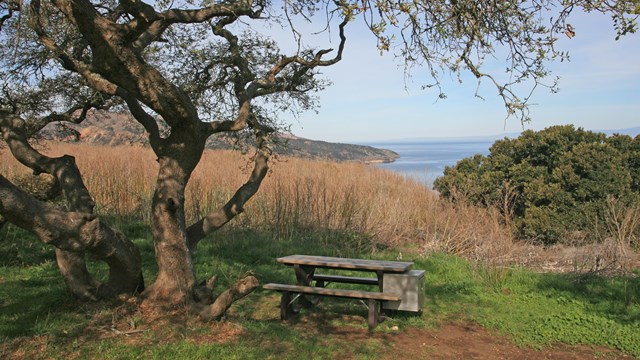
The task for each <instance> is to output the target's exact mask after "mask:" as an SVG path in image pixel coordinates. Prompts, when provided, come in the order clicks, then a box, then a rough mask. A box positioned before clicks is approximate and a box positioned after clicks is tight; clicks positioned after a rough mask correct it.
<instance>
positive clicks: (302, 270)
mask: <svg viewBox="0 0 640 360" xmlns="http://www.w3.org/2000/svg"><path fill="white" fill-rule="evenodd" d="M277 261H278V262H279V263H281V264H285V265H289V266H293V268H294V270H295V273H296V278H297V280H298V285H302V286H311V282H312V281H313V280H315V281H316V282H317V285H316V286H320V287H323V286H324V282H342V283H353V284H367V285H375V284H377V285H378V287H379V289H380V291H382V288H383V287H382V286H383V279H384V274H385V273H404V272H406V271H408V270H409V269H410V268H411V266H413V263H412V262H405V261H386V260H368V259H350V258H340V257H330V256H311V255H289V256H285V257H281V258H278V259H277ZM317 268H322V269H339V270H355V271H363V272H373V273H375V274H376V278H367V277H355V276H340V275H325V274H316V272H315V271H316V269H317Z"/></svg>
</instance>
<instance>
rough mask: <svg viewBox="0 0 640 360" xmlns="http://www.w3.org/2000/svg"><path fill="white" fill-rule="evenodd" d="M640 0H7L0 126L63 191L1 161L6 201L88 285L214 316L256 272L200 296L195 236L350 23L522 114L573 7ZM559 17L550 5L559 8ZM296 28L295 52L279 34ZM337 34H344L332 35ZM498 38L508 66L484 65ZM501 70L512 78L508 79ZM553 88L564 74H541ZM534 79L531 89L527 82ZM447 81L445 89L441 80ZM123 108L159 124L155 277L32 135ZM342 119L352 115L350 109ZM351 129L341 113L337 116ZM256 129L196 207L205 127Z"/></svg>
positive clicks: (337, 53)
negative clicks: (193, 217)
mask: <svg viewBox="0 0 640 360" xmlns="http://www.w3.org/2000/svg"><path fill="white" fill-rule="evenodd" d="M637 5H638V3H637V1H617V2H604V1H579V0H574V1H551V0H534V1H519V0H507V1H493V0H480V1H476V0H456V1H444V0H433V1H427V0H415V1H396V0H375V1H374V0H360V1H353V0H319V1H312V0H282V1H273V2H272V1H270V0H202V1H200V0H183V1H166V0H160V1H156V2H144V1H141V0H103V1H97V0H49V1H48V0H45V1H42V0H35V1H29V2H27V1H22V0H1V1H0V37H1V39H0V40H1V41H0V48H1V49H2V58H1V60H0V61H1V63H0V86H1V87H2V88H1V93H0V131H1V133H2V138H3V139H4V142H5V143H6V146H7V147H8V149H9V151H11V153H12V154H13V156H14V157H15V158H16V159H17V160H19V161H20V162H21V163H22V164H24V165H25V166H27V167H29V168H30V169H32V170H33V172H34V174H49V175H50V176H52V177H53V178H54V179H55V180H56V183H57V184H58V185H59V187H60V189H61V192H62V194H63V197H64V199H65V204H64V206H54V205H52V204H50V203H47V202H43V201H42V200H40V199H37V198H35V197H34V196H33V195H31V194H29V193H28V192H26V191H24V189H21V188H20V187H19V186H16V184H14V183H12V182H11V181H9V180H8V179H7V178H6V177H5V176H3V175H2V174H0V215H1V217H2V218H3V219H4V220H2V221H5V220H6V221H8V222H11V223H12V224H14V225H16V226H19V227H21V228H23V229H26V230H28V231H30V232H32V233H34V234H35V235H36V236H37V237H38V238H39V239H40V240H41V241H42V242H44V243H47V244H51V245H53V246H55V247H56V257H57V262H58V266H59V268H60V272H61V274H62V276H63V277H64V279H65V282H66V284H67V286H68V288H69V289H70V290H71V292H72V293H73V294H74V295H75V296H77V297H79V298H81V299H95V298H104V297H113V296H115V295H117V294H122V293H126V294H132V293H135V292H141V293H142V298H143V299H144V301H145V302H146V303H148V304H151V305H157V306H176V305H183V304H187V305H190V306H192V307H193V308H195V309H196V310H198V311H199V313H200V314H201V316H203V317H204V318H219V317H220V316H222V314H224V312H225V311H226V309H227V308H228V307H229V306H230V305H231V304H232V303H233V302H234V301H235V300H237V299H239V298H241V297H243V296H244V295H246V294H248V293H249V292H251V291H252V290H253V289H254V288H255V287H256V286H257V284H258V280H257V279H256V278H255V277H253V276H247V277H246V278H244V279H240V280H239V281H238V282H237V283H236V284H234V285H233V286H232V287H231V289H229V290H227V291H225V292H224V293H223V294H221V295H220V296H218V297H217V298H216V299H215V301H213V302H212V300H211V299H210V297H208V296H199V295H198V296H196V295H197V294H201V293H202V291H204V292H205V293H206V292H208V291H210V289H209V288H208V287H207V286H205V287H204V289H203V287H201V286H199V285H198V284H197V283H196V274H195V273H194V266H193V263H192V257H191V254H192V251H193V250H194V249H195V248H196V247H197V245H198V243H199V242H200V241H202V240H203V239H205V238H206V236H207V234H210V233H211V232H214V231H216V230H217V229H219V228H221V227H222V226H223V225H225V224H226V223H227V222H229V221H231V220H232V219H233V218H234V217H236V216H237V215H238V214H240V213H241V212H242V210H243V207H244V206H245V204H246V202H247V201H249V199H250V198H251V197H252V196H254V194H256V192H257V191H258V188H259V187H260V184H261V182H262V180H263V179H264V177H265V176H266V174H267V169H268V161H269V158H270V156H271V152H272V151H271V148H270V136H271V135H272V134H273V133H274V132H276V131H277V130H279V129H280V128H281V127H282V126H281V124H280V123H279V121H278V117H277V113H278V111H280V110H283V109H287V108H294V109H306V108H308V107H311V106H313V105H314V104H313V97H312V93H313V92H314V91H316V90H320V89H321V88H322V87H323V86H324V85H325V82H324V81H323V80H322V79H321V78H319V76H318V75H319V74H318V72H319V71H318V69H320V68H321V67H325V66H333V65H336V64H337V63H339V61H340V60H341V58H342V54H343V49H344V47H345V44H346V39H347V32H348V23H349V22H350V21H354V20H355V21H364V22H365V23H366V24H367V26H368V27H369V29H370V30H371V33H372V36H374V37H375V38H377V40H378V47H379V48H380V49H381V50H382V51H393V52H397V55H399V56H400V57H401V59H403V60H404V61H405V64H406V65H407V68H408V69H410V68H412V67H414V66H419V67H423V68H427V69H428V70H429V73H430V75H431V80H427V79H425V84H426V85H427V86H435V87H436V88H438V89H439V88H440V86H439V84H440V78H441V77H442V76H443V75H445V74H448V73H460V72H463V71H468V72H470V73H471V74H472V75H473V76H475V77H476V78H477V79H478V80H479V81H482V80H488V81H489V83H491V84H494V85H495V89H496V91H497V94H498V95H499V96H500V97H502V98H503V99H504V103H505V106H506V108H507V112H508V113H509V114H516V115H518V116H520V117H521V118H522V119H526V117H527V113H526V108H527V101H528V97H527V96H528V95H527V96H524V97H520V96H518V95H517V94H518V93H519V87H520V86H522V84H523V83H527V82H528V84H529V87H530V88H535V87H537V86H539V85H545V83H544V82H543V80H544V79H545V78H547V77H548V75H549V73H548V72H547V70H546V68H545V64H546V63H547V62H548V61H550V60H553V59H556V58H564V56H565V54H564V53H562V52H559V51H557V50H556V49H555V47H554V44H555V41H556V39H557V37H558V36H565V35H564V34H565V33H567V34H571V36H573V35H575V32H579V29H573V27H571V26H570V25H569V24H567V23H566V19H567V16H568V15H569V14H570V13H571V11H572V10H573V9H574V8H582V9H584V10H587V11H602V12H607V13H610V14H612V16H613V19H614V25H615V27H616V30H617V33H618V34H619V35H624V34H625V33H627V32H632V31H635V17H636V15H635V14H637V10H638V6H637ZM550 18H551V19H552V20H550ZM305 21H308V22H317V21H322V22H323V24H324V25H326V26H325V27H326V29H327V30H328V31H327V34H328V35H327V36H329V34H331V35H333V34H337V37H338V40H337V47H336V49H330V48H319V49H318V48H313V47H308V46H306V45H305V37H304V35H303V33H304V26H302V27H300V26H299V24H300V23H301V22H305ZM269 26H281V27H284V28H287V29H288V30H289V31H290V33H291V35H292V37H291V39H292V43H294V44H295V46H293V47H292V48H293V49H294V50H292V51H291V52H290V53H286V52H284V51H281V50H279V49H278V46H277V45H278V44H277V43H276V41H275V40H274V39H271V38H269V36H268V35H269V30H268V27H269ZM334 36H335V35H334ZM493 54H503V55H504V57H505V65H506V68H507V72H508V75H509V76H506V77H503V76H498V74H491V73H489V72H485V70H484V66H483V65H484V61H485V58H487V57H489V56H492V55H493ZM502 79H506V80H502ZM545 86H549V87H551V88H552V89H553V88H554V82H553V81H551V83H550V84H546V85H545ZM524 93H525V94H528V92H524ZM441 97H444V94H442V95H441ZM101 109H107V110H119V111H127V112H129V113H130V114H131V116H132V117H133V118H134V119H135V120H136V121H137V122H139V123H140V124H142V126H144V128H145V130H146V131H147V133H148V138H149V144H150V146H151V148H152V149H153V151H154V153H155V155H156V156H157V161H158V163H159V170H158V175H157V181H156V187H155V192H154V195H153V199H152V201H151V209H150V211H151V214H152V216H151V219H152V220H151V224H150V226H151V229H152V234H153V241H154V245H155V254H156V261H157V265H158V274H157V277H156V278H155V280H154V281H153V282H152V283H151V284H149V285H148V286H146V287H145V284H144V280H143V278H142V275H141V274H142V271H141V262H140V254H139V251H138V249H137V248H136V246H135V245H134V244H133V243H132V242H131V241H130V240H129V239H127V238H126V236H124V235H123V234H122V233H121V232H120V231H118V230H117V229H114V228H112V227H111V226H109V225H107V224H106V223H105V222H104V221H102V220H101V219H100V218H99V217H98V216H97V215H96V214H95V211H94V207H95V204H94V201H93V199H92V197H91V194H90V193H89V191H88V190H87V188H86V186H85V184H84V182H83V178H82V174H81V173H80V171H79V170H78V168H77V166H76V165H75V161H74V158H73V157H71V156H62V157H58V158H55V157H49V156H46V155H44V154H42V153H41V152H39V151H38V150H36V149H35V148H34V147H33V146H32V145H31V143H30V139H31V138H32V137H33V136H35V135H37V133H38V132H39V131H40V130H41V129H42V128H43V127H44V126H46V124H49V123H51V122H72V123H79V122H82V121H83V120H84V119H86V118H87V116H89V115H91V114H92V113H93V112H95V111H96V110H101ZM345 121H347V120H345ZM336 131H340V129H336ZM219 133H243V134H250V135H251V136H252V137H253V138H254V145H255V149H256V154H255V157H254V165H253V170H252V172H251V174H250V175H249V178H248V179H247V182H246V183H245V184H244V185H242V186H241V187H240V188H238V189H237V191H236V192H235V194H233V196H231V198H230V199H229V200H228V202H227V203H226V204H224V205H223V206H222V207H221V208H220V209H218V210H216V211H214V212H212V213H211V214H208V215H206V216H204V217H203V218H201V219H199V220H197V221H196V222H194V223H187V222H186V219H185V209H184V205H185V204H184V198H185V196H184V193H185V187H186V186H187V184H188V182H189V178H190V176H191V173H192V171H193V170H194V169H195V167H196V166H197V165H198V163H199V161H200V159H201V157H202V153H203V151H204V149H205V144H206V141H207V139H208V138H209V137H211V136H213V135H214V134H219ZM86 254H90V255H92V256H93V257H95V258H97V259H101V260H104V261H105V262H106V263H107V264H108V265H109V269H110V273H109V278H108V280H107V281H106V283H100V282H98V281H97V280H96V279H95V278H94V277H93V276H92V275H91V274H90V273H89V271H87V267H86V263H85V256H86Z"/></svg>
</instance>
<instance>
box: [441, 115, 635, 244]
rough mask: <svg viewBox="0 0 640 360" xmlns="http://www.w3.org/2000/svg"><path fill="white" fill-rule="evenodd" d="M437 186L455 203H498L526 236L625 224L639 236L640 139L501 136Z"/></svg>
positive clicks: (586, 232)
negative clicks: (486, 153) (487, 149)
mask: <svg viewBox="0 0 640 360" xmlns="http://www.w3.org/2000/svg"><path fill="white" fill-rule="evenodd" d="M434 187H435V189H436V190H438V191H439V192H440V193H441V194H442V195H443V196H444V197H447V198H450V199H452V200H454V201H460V200H462V199H464V200H466V201H471V202H472V203H475V204H481V205H484V206H496V207H498V208H499V209H500V211H501V212H502V213H503V215H504V216H505V220H506V221H507V222H509V223H510V224H511V225H513V227H514V230H515V231H516V233H517V235H518V236H519V237H522V238H528V239H531V238H534V239H538V240H541V241H544V242H545V243H547V244H551V243H556V242H558V241H560V240H561V239H563V238H576V237H578V238H579V239H583V240H589V241H593V240H599V239H602V238H603V237H606V236H612V235H613V236H620V235H622V234H620V231H619V230H615V229H614V228H618V229H619V228H620V226H622V225H626V226H627V228H626V230H625V231H626V234H625V236H635V235H637V234H633V232H637V223H634V222H637V217H638V212H637V205H636V204H637V198H638V193H639V189H640V136H637V137H636V138H635V139H633V138H631V137H629V136H626V135H613V136H610V137H607V136H606V135H604V134H602V133H594V132H591V131H585V130H583V129H580V128H578V129H575V128H574V127H573V126H554V127H550V128H547V129H545V130H543V131H539V132H534V131H525V132H524V133H522V135H521V136H520V137H518V138H516V139H506V138H505V139H504V140H499V141H496V142H495V143H494V144H493V146H492V147H491V149H490V154H489V155H488V156H482V155H476V156H474V157H470V158H466V159H463V160H461V161H459V162H458V163H457V164H456V165H455V166H453V167H447V168H446V169H445V172H444V176H442V177H440V178H438V179H437V180H436V181H435V184H434ZM629 216H632V217H633V218H632V219H630V218H629ZM625 222H626V224H625ZM629 223H633V224H631V225H633V229H631V230H629V226H628V225H629ZM616 232H617V233H616ZM627 242H632V241H629V240H627ZM633 242H635V237H634V241H633Z"/></svg>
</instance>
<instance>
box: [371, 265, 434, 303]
mask: <svg viewBox="0 0 640 360" xmlns="http://www.w3.org/2000/svg"><path fill="white" fill-rule="evenodd" d="M424 281H425V280H424V270H410V271H407V272H404V273H400V274H390V273H385V274H384V278H383V283H382V291H383V292H389V293H396V294H400V295H401V300H400V301H385V302H383V305H382V308H383V309H388V310H403V311H415V312H418V311H420V310H422V307H423V305H424V287H425V282H424Z"/></svg>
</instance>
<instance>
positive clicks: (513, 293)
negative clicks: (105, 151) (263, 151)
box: [0, 222, 640, 359]
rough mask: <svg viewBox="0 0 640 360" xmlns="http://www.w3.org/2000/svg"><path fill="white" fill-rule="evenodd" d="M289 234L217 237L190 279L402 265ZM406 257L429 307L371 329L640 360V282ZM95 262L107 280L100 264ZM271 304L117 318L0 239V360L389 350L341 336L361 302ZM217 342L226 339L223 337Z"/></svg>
mask: <svg viewBox="0 0 640 360" xmlns="http://www.w3.org/2000/svg"><path fill="white" fill-rule="evenodd" d="M120 225H123V226H122V228H123V231H124V232H125V233H126V234H127V235H128V236H129V237H130V238H131V239H132V240H133V241H134V242H136V244H137V245H138V246H139V247H140V248H141V252H142V256H143V263H144V266H145V277H146V279H147V282H148V283H149V282H150V281H151V280H152V279H153V276H154V274H155V271H156V270H155V264H154V260H153V245H152V243H151V240H150V235H149V229H148V228H147V227H146V226H144V225H142V224H139V223H136V222H129V223H123V224H120ZM293 235H294V236H288V237H287V240H282V239H278V238H276V237H274V236H273V235H271V234H268V233H257V232H254V231H250V230H241V229H228V230H225V231H222V232H220V233H218V234H216V235H215V236H213V237H211V238H208V239H206V240H204V241H203V242H202V243H201V244H200V246H199V248H198V250H197V252H196V253H195V254H194V262H195V264H196V271H197V273H198V274H199V276H200V277H201V279H204V278H207V277H209V276H211V275H214V274H217V275H219V276H220V280H219V282H220V285H219V286H221V287H224V286H226V285H229V284H231V283H232V282H234V281H235V280H236V279H237V278H239V277H240V276H242V275H243V274H245V273H246V272H248V271H252V272H254V273H255V274H256V276H257V277H258V278H259V279H260V280H261V282H262V283H266V282H293V281H294V279H295V278H294V274H293V271H291V269H290V268H287V267H285V266H282V265H279V264H277V263H276V262H275V258H277V257H279V256H284V255H288V254H294V253H306V254H316V255H335V256H354V257H374V258H381V259H390V260H395V259H397V258H398V254H397V253H395V252H393V251H389V250H386V251H381V252H376V253H374V255H372V254H371V252H370V249H363V247H362V241H361V240H362V239H360V238H358V236H354V234H342V233H340V232H335V231H327V232H303V231H302V230H300V231H299V232H298V233H296V234H293ZM293 239H297V240H296V241H294V240H293ZM354 239H356V240H357V241H354ZM403 260H405V261H406V260H413V261H415V265H414V268H417V269H424V270H426V290H425V291H426V299H427V303H426V306H425V309H424V310H423V313H422V314H421V315H412V314H406V313H398V314H396V316H395V317H394V318H393V319H391V320H388V321H387V322H385V323H383V324H382V325H381V326H379V327H378V328H376V329H375V330H374V332H377V333H385V332H392V331H394V330H390V329H391V328H393V327H394V326H397V327H398V328H399V329H400V330H399V331H403V330H404V329H407V328H434V327H437V326H439V325H440V324H443V323H446V322H450V321H472V322H477V323H479V324H481V325H482V326H484V327H486V328H488V329H492V330H494V331H496V332H497V333H500V334H504V335H507V336H509V337H510V338H512V339H513V341H514V342H515V343H516V344H519V345H521V346H527V347H534V348H542V347H545V346H549V345H553V344H554V343H559V342H562V343H567V344H586V345H595V346H608V347H611V348H615V349H619V350H621V351H623V352H624V353H627V354H631V355H633V356H636V357H640V341H637V339H638V334H640V279H639V278H638V277H637V276H636V277H631V276H630V277H617V278H604V277H598V276H588V275H570V274H539V273H533V272H530V271H527V270H524V269H497V268H490V267H482V266H479V265H477V264H472V263H470V262H468V261H466V260H463V259H460V258H457V257H453V256H448V255H443V254H434V255H431V256H425V257H423V256H418V255H411V254H407V253H406V252H404V253H403ZM90 265H91V266H90V267H91V269H92V270H94V271H98V272H102V273H103V275H104V274H106V269H105V268H104V266H103V265H101V264H90ZM278 300H279V295H278V294H277V293H274V292H270V291H265V290H262V289H258V290H256V291H255V292H254V293H252V294H251V295H249V296H248V297H247V298H246V299H244V300H242V301H240V302H238V303H236V304H235V305H234V306H233V307H232V309H231V310H230V312H229V314H228V316H227V318H226V321H224V322H222V323H212V324H208V323H202V322H200V321H198V320H196V319H190V320H186V321H184V322H177V323H171V324H166V325H164V326H158V327H154V326H153V324H144V322H143V320H142V319H141V318H140V315H139V314H138V313H136V311H135V310H133V311H129V312H120V310H122V309H123V306H124V305H122V304H115V305H114V304H109V303H98V304H81V303H78V302H76V301H74V300H73V299H71V298H70V296H69V294H68V293H67V291H66V289H65V286H64V283H63V281H62V279H61V278H60V276H59V275H58V272H57V269H56V265H55V259H54V254H53V250H52V249H51V248H49V247H45V246H41V245H39V243H38V242H37V241H36V240H35V239H34V238H33V237H32V236H31V235H29V234H26V233H24V232H21V231H19V230H16V229H15V228H13V227H11V226H6V227H5V228H4V229H2V231H0V358H3V354H4V353H5V352H8V351H14V352H15V351H16V349H21V350H20V351H23V352H26V354H29V356H31V357H35V358H65V359H66V358H70V357H71V358H81V359H83V358H96V357H99V358H101V359H136V358H141V357H144V358H171V359H205V358H224V359H263V358H265V356H266V354H269V356H271V357H272V358H282V359H294V358H295V359H300V358H309V359H334V358H336V357H337V356H338V355H341V356H343V355H344V353H345V351H347V352H348V353H347V357H350V358H359V359H375V358H377V355H378V354H379V353H381V352H382V353H384V352H385V351H391V350H390V349H389V348H388V346H389V345H388V344H387V343H385V342H384V341H383V340H382V338H383V337H363V338H361V339H359V340H358V341H352V340H349V339H344V338H343V337H342V336H340V335H339V333H340V332H343V331H350V330H352V331H356V332H357V331H365V332H366V321H365V317H366V309H365V308H364V307H362V306H360V305H359V304H357V302H354V301H339V300H337V301H333V300H334V299H330V300H327V301H323V302H322V303H321V305H320V306H319V308H317V309H313V310H304V309H303V312H302V314H301V316H299V317H296V318H295V319H294V320H292V321H291V323H289V324H285V323H282V322H281V321H280V320H279V319H278ZM109 324H120V325H122V324H132V325H131V329H136V330H140V331H141V332H139V333H135V335H131V336H126V335H122V334H120V335H118V334H117V333H116V330H114V329H110V328H109ZM147 325H148V326H147ZM345 329H346V330H345ZM121 330H122V329H121ZM124 330H126V329H124ZM336 333H338V335H334V334H336ZM221 334H231V335H230V336H229V337H228V339H227V340H225V341H218V339H219V337H220V336H221ZM265 349H268V352H265ZM345 349H347V350H345ZM294 350H295V351H294Z"/></svg>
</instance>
